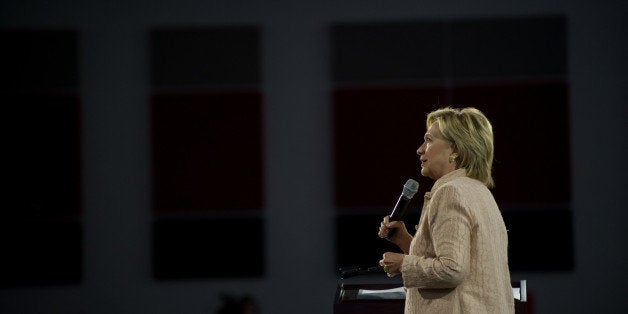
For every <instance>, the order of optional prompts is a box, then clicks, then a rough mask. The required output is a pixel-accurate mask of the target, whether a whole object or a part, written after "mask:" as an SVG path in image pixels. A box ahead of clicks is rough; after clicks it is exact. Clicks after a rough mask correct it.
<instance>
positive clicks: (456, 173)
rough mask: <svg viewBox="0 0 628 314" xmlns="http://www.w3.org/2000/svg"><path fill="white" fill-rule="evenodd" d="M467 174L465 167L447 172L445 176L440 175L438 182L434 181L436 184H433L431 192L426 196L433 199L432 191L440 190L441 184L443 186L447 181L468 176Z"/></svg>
mask: <svg viewBox="0 0 628 314" xmlns="http://www.w3.org/2000/svg"><path fill="white" fill-rule="evenodd" d="M466 176H467V170H466V169H464V168H460V169H456V170H454V171H452V172H450V173H447V174H445V175H444V176H442V177H440V178H439V179H438V180H436V182H434V185H433V186H432V190H431V191H429V192H426V193H425V198H426V199H431V198H432V193H434V192H435V191H436V190H438V189H439V188H440V187H441V186H443V185H444V184H445V183H447V182H451V181H453V180H455V179H457V178H461V177H466Z"/></svg>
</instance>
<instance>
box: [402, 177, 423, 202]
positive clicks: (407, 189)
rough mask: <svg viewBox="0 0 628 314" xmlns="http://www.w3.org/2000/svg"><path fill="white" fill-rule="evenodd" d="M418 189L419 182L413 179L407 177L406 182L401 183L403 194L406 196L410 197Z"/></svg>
mask: <svg viewBox="0 0 628 314" xmlns="http://www.w3.org/2000/svg"><path fill="white" fill-rule="evenodd" d="M418 190H419V182H416V181H415V180H413V179H408V181H406V184H404V185H403V192H402V193H403V196H405V197H407V198H412V197H413V196H414V194H416V192H417V191H418Z"/></svg>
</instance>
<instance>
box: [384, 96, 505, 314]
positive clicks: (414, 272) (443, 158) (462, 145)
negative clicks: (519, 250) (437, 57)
mask: <svg viewBox="0 0 628 314" xmlns="http://www.w3.org/2000/svg"><path fill="white" fill-rule="evenodd" d="M426 125H427V132H426V133H425V136H424V141H423V144H422V145H421V146H420V147H419V148H418V149H417V154H418V155H419V159H420V162H421V175H423V176H426V177H429V178H431V179H434V180H435V182H434V185H433V186H432V189H431V191H430V192H427V193H426V194H425V198H424V203H423V210H422V212H421V217H420V220H419V225H418V226H417V227H416V233H415V234H414V236H412V235H411V234H410V233H409V232H408V230H407V229H406V227H405V225H404V223H403V222H401V221H389V219H390V217H389V216H386V217H384V219H383V221H382V222H381V224H380V228H379V233H378V235H379V236H380V237H382V238H386V239H388V240H389V241H391V242H392V243H394V244H396V245H397V246H398V247H399V248H400V249H401V250H402V251H403V254H401V253H394V252H387V253H385V254H384V256H383V258H382V260H380V265H382V266H384V270H385V271H386V272H387V273H388V274H389V275H390V276H393V275H396V274H401V276H402V278H403V285H404V287H405V288H406V306H405V313H514V298H513V293H512V287H511V283H510V272H509V269H508V235H507V233H506V227H505V225H504V220H503V218H502V216H501V213H500V211H499V208H498V207H497V203H496V202H495V199H494V198H493V195H492V194H491V192H490V191H489V190H488V188H491V187H493V179H492V177H491V167H492V163H493V131H492V126H491V124H490V122H489V121H488V119H487V118H486V117H485V116H484V114H483V113H482V112H480V111H479V110H477V109H475V108H464V109H453V108H444V109H439V110H436V111H433V112H431V113H429V114H428V116H427V123H426ZM391 229H396V231H395V232H391Z"/></svg>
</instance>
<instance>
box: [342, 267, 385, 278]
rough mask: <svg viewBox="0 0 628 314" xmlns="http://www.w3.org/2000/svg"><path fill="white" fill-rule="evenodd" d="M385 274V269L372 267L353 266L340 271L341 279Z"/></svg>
mask: <svg viewBox="0 0 628 314" xmlns="http://www.w3.org/2000/svg"><path fill="white" fill-rule="evenodd" d="M375 273H377V274H384V273H385V272H384V267H382V266H372V267H363V266H353V267H348V268H341V269H340V278H342V279H345V278H349V277H354V276H359V275H366V274H375Z"/></svg>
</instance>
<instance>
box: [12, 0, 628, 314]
mask: <svg viewBox="0 0 628 314" xmlns="http://www.w3.org/2000/svg"><path fill="white" fill-rule="evenodd" d="M627 6H628V5H627V4H625V3H624V2H623V1H598V2H595V3H592V2H591V3H589V2H584V1H576V2H574V1H556V2H547V1H531V2H526V3H515V2H513V3H505V2H503V1H487V2H482V3H467V2H463V1H452V2H447V3H437V2H421V1H419V2H417V1H395V2H392V3H390V2H389V3H382V2H378V1H343V2H342V3H336V1H309V2H306V1H303V2H299V3H294V2H291V1H275V2H272V3H262V2H259V3H258V2H253V1H214V2H204V1H176V2H175V1H170V2H166V1H161V2H155V1H120V2H111V1H91V2H86V3H80V4H79V3H75V2H71V1H57V2H45V1H4V2H2V4H1V5H0V27H2V29H3V30H15V29H19V30H41V29H43V30H70V31H76V33H77V45H78V46H77V49H76V51H77V56H76V58H77V59H78V64H77V70H76V71H77V78H76V81H75V82H74V83H71V82H70V83H68V84H65V85H64V84H60V85H61V87H59V86H57V87H56V88H61V89H63V88H67V86H68V85H69V86H70V91H69V93H70V94H72V93H75V94H76V95H78V98H79V99H80V101H79V104H80V105H79V108H80V109H79V110H78V111H76V112H74V113H72V112H70V114H78V115H79V117H80V119H79V121H80V130H81V131H80V138H79V141H80V145H79V146H78V147H79V149H80V154H79V155H80V156H81V157H80V167H79V169H80V171H79V173H80V178H79V179H78V180H77V182H78V183H80V197H79V199H80V205H78V206H76V207H78V208H80V215H79V218H78V221H79V225H80V226H81V228H80V229H81V232H80V234H81V237H80V247H81V250H82V251H81V252H79V253H80V261H81V262H80V263H79V264H80V266H79V267H80V272H79V274H80V275H79V276H78V278H74V280H70V282H69V283H65V284H60V283H58V281H55V280H51V282H52V283H47V284H37V285H29V284H22V285H4V283H3V287H1V288H0V312H2V313H138V312H143V313H212V312H214V311H215V309H216V308H217V307H218V306H219V304H220V302H221V300H220V295H221V294H222V293H228V294H233V295H251V296H253V297H254V298H255V299H256V300H257V302H258V303H259V306H260V308H261V310H262V312H263V313H297V312H299V313H329V312H331V306H332V302H333V293H334V290H335V286H336V284H337V283H338V279H337V277H336V274H335V273H334V271H333V267H330V265H334V263H335V261H336V251H335V245H336V244H335V236H334V235H335V232H336V231H335V222H336V220H335V219H336V217H335V204H334V187H333V185H334V177H333V173H334V170H333V167H334V164H333V163H334V160H333V157H332V156H333V134H332V129H333V114H332V113H333V110H332V103H333V100H332V93H331V92H332V89H333V88H332V83H331V77H332V74H331V56H330V27H331V25H332V24H336V23H352V22H364V21H368V22H377V21H407V20H418V21H421V20H435V19H450V20H451V19H469V18H471V19H482V18H488V19H490V18H504V17H517V16H535V15H560V16H564V17H565V18H566V21H567V39H566V42H567V56H568V59H567V71H566V72H567V73H568V82H569V110H568V114H569V125H570V126H571V133H570V135H569V140H570V141H571V144H570V149H571V156H570V161H571V211H572V217H573V221H572V227H573V238H572V240H573V245H574V251H573V254H574V261H573V262H574V265H573V268H572V269H571V270H563V271H557V272H548V271H534V272H524V271H518V272H514V273H513V279H527V280H528V284H529V286H530V289H531V291H532V292H533V293H534V308H535V310H536V312H537V313H591V312H603V313H606V312H622V311H626V310H628V304H627V303H626V301H625V300H626V299H625V298H624V297H623V293H622V292H623V290H622V289H623V286H624V284H625V282H626V280H627V279H628V278H627V277H628V272H627V271H626V270H625V261H626V260H628V258H627V256H626V255H627V254H626V249H625V247H626V239H627V234H626V228H624V227H623V222H624V221H625V220H626V212H625V210H626V206H625V203H626V200H627V196H626V193H625V192H624V189H625V184H624V183H623V181H622V179H623V176H624V175H626V174H627V173H628V172H627V171H626V163H625V162H624V161H623V159H624V155H625V154H626V153H628V141H627V139H626V132H625V124H626V122H628V109H626V106H625V104H624V101H625V99H626V96H627V95H626V88H625V85H626V78H625V72H626V70H627V67H626V59H625V56H626V55H628V49H627V45H626V43H625V39H624V37H625V36H624V33H625V32H626V30H627V27H626V22H625V21H624V17H625V15H626V13H628V7H627ZM240 25H253V26H257V27H259V29H260V30H261V42H260V52H259V54H260V59H261V62H260V63H261V72H260V74H259V80H257V81H255V82H254V83H255V84H259V86H258V87H256V88H257V90H258V91H260V92H261V93H262V96H261V97H262V99H263V101H262V102H263V112H262V123H261V125H262V126H263V130H262V132H261V133H262V134H263V139H262V142H263V144H264V148H263V150H262V154H263V155H262V162H263V167H262V169H263V174H264V176H263V180H264V181H263V184H262V186H263V191H262V194H263V197H262V198H263V210H262V214H261V216H262V217H263V221H264V222H263V225H264V227H263V247H264V253H263V254H264V257H263V264H264V271H263V275H262V276H251V277H243V278H230V277H227V278H221V279H216V278H214V279H211V278H210V279H207V278H205V279H187V280H184V279H179V280H157V279H156V278H155V274H154V269H153V263H152V261H153V256H152V254H154V252H153V251H152V246H153V244H154V241H155V240H154V238H153V235H154V229H155V225H154V219H155V216H156V214H155V212H154V210H153V206H154V203H153V201H154V198H153V195H152V193H153V189H154V186H153V184H154V183H153V180H154V178H153V168H152V167H153V166H154V165H152V163H151V160H152V159H151V158H152V157H151V156H152V155H151V154H152V151H151V149H152V148H151V137H152V136H153V135H154V134H153V133H151V113H152V112H151V108H152V107H151V96H152V95H153V93H154V85H151V84H152V83H151V79H152V78H153V77H152V76H151V75H152V74H151V63H150V57H149V56H150V55H151V54H150V51H151V37H150V34H151V31H152V30H154V29H156V28H158V29H168V28H179V27H224V26H240ZM70 81H71V80H70ZM153 83H154V81H153ZM2 84H3V86H5V87H6V86H12V85H11V84H12V83H11V82H3V83H2ZM72 89H74V90H73V91H72ZM5 90H6V88H5ZM64 93H65V94H67V93H68V91H67V90H65V91H64ZM11 103H12V102H8V101H3V103H2V106H3V107H4V108H3V110H4V109H6V108H7V106H10V104H11ZM70 103H71V101H70ZM520 109H521V110H525V108H520ZM7 111H8V112H15V111H11V110H7ZM7 111H5V112H7ZM6 117H7V115H5V116H3V121H4V119H6ZM63 123H65V122H63ZM417 123H422V121H417ZM6 125H11V124H5V126H6ZM535 127H537V126H535ZM11 134H15V133H12V130H10V129H9V130H6V131H5V132H4V135H5V136H7V138H11ZM408 145H414V143H408ZM51 150H54V149H53V148H51ZM519 150H520V153H521V154H525V155H528V156H529V158H531V159H539V158H543V157H544V156H547V155H551V154H552V151H539V150H537V149H535V147H534V145H531V146H528V147H520V148H519ZM50 160H53V159H52V157H50ZM54 160H56V159H54ZM254 162H258V161H257V160H255V161H254ZM51 167H52V166H51ZM381 167H385V165H382V166H381ZM520 167H521V168H525V167H526V165H525V164H523V165H520ZM395 189H396V188H395ZM75 198H76V197H75ZM9 205H10V204H8V205H7V206H4V205H3V206H2V207H3V208H2V210H3V215H5V217H6V216H10V215H9V214H7V212H8V210H6V208H8V207H10V206H9ZM254 215H257V214H254ZM12 218H13V217H12ZM373 229H374V228H373ZM530 232H534V230H530ZM13 236H15V235H12V234H7V233H6V232H5V233H3V237H4V238H5V239H4V240H3V241H4V242H3V243H10V242H11V241H10V240H11V237H13ZM16 239H17V238H16ZM212 241H216V240H212ZM212 241H208V245H207V247H205V248H204V249H205V250H207V251H209V252H212V254H213V255H214V256H215V259H216V260H220V264H221V265H223V266H222V267H225V268H232V267H233V265H240V263H234V262H232V261H230V260H229V259H230V257H231V255H230V254H227V253H228V252H229V250H225V249H220V246H218V247H217V246H216V245H211V243H212ZM16 242H19V240H16ZM214 243H215V242H214ZM220 243H221V246H222V245H225V244H226V245H227V246H229V244H231V245H232V246H234V247H239V248H241V250H242V251H246V252H248V251H249V250H250V248H247V243H249V242H246V243H242V242H240V241H239V240H237V239H234V238H233V237H231V236H228V235H225V236H224V238H223V240H222V241H221V242H220ZM256 246H259V245H256ZM252 251H254V250H252ZM51 252H52V253H53V254H52V255H51V256H54V252H55V251H54V250H52V251H51ZM525 254H527V255H528V256H530V257H531V258H532V259H538V260H541V261H542V260H547V261H551V260H553V259H554V258H555V257H554V256H552V254H551V252H546V251H543V252H542V253H539V252H538V251H535V250H534V249H531V250H528V251H527V252H525ZM53 262H54V259H53V260H42V261H31V263H32V266H31V267H33V272H35V273H36V272H37V269H38V267H46V266H45V265H48V266H49V265H51V264H53ZM541 264H542V263H541ZM2 265H6V264H2ZM40 265H41V266H40ZM4 267H6V266H4ZM239 267H241V266H239ZM59 269H63V267H60V268H59ZM5 273H7V272H6V271H5ZM70 277H71V276H70ZM70 279H72V278H70ZM375 280H379V279H375Z"/></svg>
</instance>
